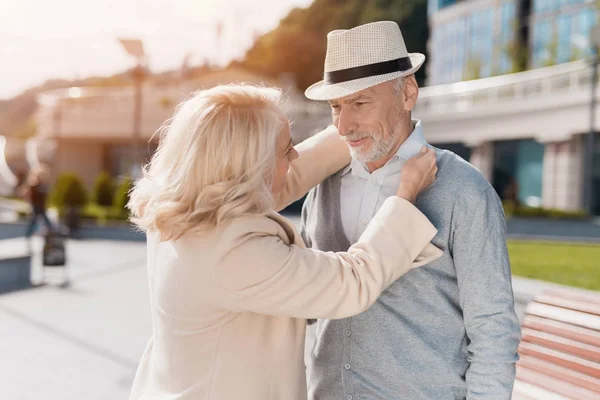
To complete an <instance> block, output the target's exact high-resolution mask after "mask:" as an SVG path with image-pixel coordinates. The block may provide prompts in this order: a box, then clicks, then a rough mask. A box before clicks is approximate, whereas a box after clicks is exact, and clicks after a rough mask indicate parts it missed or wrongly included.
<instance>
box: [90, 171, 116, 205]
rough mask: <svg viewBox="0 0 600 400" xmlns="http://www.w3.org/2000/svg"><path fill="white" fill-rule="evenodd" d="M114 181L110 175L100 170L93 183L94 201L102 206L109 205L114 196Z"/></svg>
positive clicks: (111, 203)
mask: <svg viewBox="0 0 600 400" xmlns="http://www.w3.org/2000/svg"><path fill="white" fill-rule="evenodd" d="M115 189H116V188H115V183H114V182H113V180H112V177H111V176H110V175H109V174H108V173H106V172H102V173H101V174H100V175H99V176H98V178H97V179H96V184H95V185H94V202H95V203H96V204H98V205H99V206H102V207H111V206H112V205H113V200H114V197H115Z"/></svg>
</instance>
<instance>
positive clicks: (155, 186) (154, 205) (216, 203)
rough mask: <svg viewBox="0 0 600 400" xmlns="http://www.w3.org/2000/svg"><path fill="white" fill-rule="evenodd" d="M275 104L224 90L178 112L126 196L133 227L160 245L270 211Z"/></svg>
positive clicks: (274, 93)
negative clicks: (156, 237) (152, 234)
mask: <svg viewBox="0 0 600 400" xmlns="http://www.w3.org/2000/svg"><path fill="white" fill-rule="evenodd" d="M280 96H281V92H280V91H279V90H276V89H272V88H265V87H257V86H251V85H226V86H218V87H215V88H212V89H209V90H206V91H201V92H199V93H197V94H195V95H193V96H192V97H191V98H190V99H188V100H186V101H185V102H183V103H182V104H180V105H179V106H178V108H177V110H176V112H175V115H174V117H173V118H172V120H171V121H170V123H169V124H168V125H166V126H165V127H163V128H162V129H161V132H162V135H163V137H162V138H161V140H160V143H159V146H158V149H157V151H156V153H155V154H154V155H153V157H152V159H151V161H150V162H149V164H148V165H146V166H145V167H144V169H143V173H142V177H141V178H140V179H139V180H137V181H136V183H135V184H134V187H133V189H132V191H131V195H130V201H129V203H128V208H129V209H130V211H131V214H132V217H131V220H132V222H133V223H134V224H136V225H137V226H138V227H139V228H140V229H142V230H144V231H152V232H157V233H158V234H159V235H160V240H163V241H164V240H175V239H178V238H180V237H181V236H182V235H184V234H185V233H186V232H189V231H191V230H193V231H206V230H209V229H211V228H214V227H216V226H218V225H220V224H222V223H224V222H226V221H230V220H232V219H234V218H238V217H240V216H244V215H250V214H253V215H254V214H265V213H267V212H268V211H270V210H272V209H273V207H274V199H273V195H272V193H271V184H270V183H271V180H272V176H273V171H274V168H275V163H276V144H277V138H278V136H279V134H280V132H281V130H282V129H283V124H284V123H287V122H285V119H284V118H285V117H284V115H283V113H282V111H281V110H280V108H279V106H278V102H279V100H280Z"/></svg>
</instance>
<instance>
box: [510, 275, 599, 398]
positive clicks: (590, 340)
mask: <svg viewBox="0 0 600 400" xmlns="http://www.w3.org/2000/svg"><path fill="white" fill-rule="evenodd" d="M599 272H600V271H599ZM522 331H523V339H522V341H521V344H520V346H519V354H520V356H521V359H520V361H519V362H518V363H517V379H516V382H515V389H514V393H513V399H515V400H559V399H560V400H564V399H573V400H592V399H595V400H600V293H595V292H587V291H580V290H575V289H573V290H570V289H551V290H547V291H544V292H543V293H542V294H541V295H539V296H537V297H535V298H534V300H533V301H532V302H531V303H530V304H529V305H528V306H527V309H526V311H525V318H524V321H523V325H522Z"/></svg>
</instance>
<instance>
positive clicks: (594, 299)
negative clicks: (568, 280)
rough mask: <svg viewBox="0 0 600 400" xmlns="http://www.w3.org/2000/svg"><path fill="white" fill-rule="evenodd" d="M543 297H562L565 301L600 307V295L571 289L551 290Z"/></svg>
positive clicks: (545, 292)
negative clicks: (581, 302)
mask: <svg viewBox="0 0 600 400" xmlns="http://www.w3.org/2000/svg"><path fill="white" fill-rule="evenodd" d="M542 295H548V296H555V297H561V298H564V299H569V300H575V301H583V302H585V303H589V304H597V305H600V294H598V293H593V292H582V291H580V290H569V289H550V290H546V291H544V293H542Z"/></svg>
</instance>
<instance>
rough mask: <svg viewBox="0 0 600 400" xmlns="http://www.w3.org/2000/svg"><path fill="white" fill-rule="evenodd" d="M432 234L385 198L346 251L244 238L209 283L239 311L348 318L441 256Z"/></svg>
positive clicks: (419, 217) (405, 207)
mask: <svg viewBox="0 0 600 400" xmlns="http://www.w3.org/2000/svg"><path fill="white" fill-rule="evenodd" d="M436 233H437V230H436V229H435V227H434V226H433V225H432V224H431V223H430V222H429V220H428V219H427V218H426V217H425V216H424V215H423V214H422V213H421V212H420V211H419V210H418V209H417V208H415V207H414V206H413V205H412V204H411V203H409V202H407V201H405V200H403V199H401V198H399V197H395V196H394V197H391V198H388V199H387V200H386V201H385V202H384V204H383V206H382V207H381V209H380V210H379V211H378V212H377V214H376V215H375V217H374V218H373V219H372V221H371V223H370V224H369V226H368V227H367V229H366V230H365V232H364V233H363V235H362V236H361V237H360V239H359V241H358V243H356V244H355V245H353V246H352V247H350V249H349V250H348V251H347V252H340V253H331V252H329V253H326V252H321V251H318V250H313V249H307V248H304V247H300V246H297V245H291V246H288V245H287V244H285V243H284V242H282V240H281V239H280V238H279V237H278V236H274V235H267V234H264V233H248V234H247V235H246V236H245V237H244V238H243V240H242V241H241V242H240V243H238V245H237V246H236V247H235V248H233V249H231V251H230V252H229V253H228V254H227V256H226V257H225V258H224V259H223V260H222V262H221V263H219V266H218V268H216V269H215V273H214V275H213V279H214V281H215V283H216V284H217V285H218V286H219V287H220V288H221V289H222V290H223V291H225V293H226V296H227V297H228V302H229V304H233V305H235V309H236V310H238V311H250V312H255V313H261V314H268V315H276V316H288V317H295V318H332V319H333V318H345V317H349V316H352V315H356V314H358V313H360V312H362V311H364V310H366V309H367V308H368V307H369V306H371V305H372V304H373V303H374V302H375V301H376V300H377V298H378V297H379V295H380V294H381V292H382V291H383V290H385V289H386V288H387V287H388V286H389V285H390V284H391V283H392V282H393V281H395V280H396V279H398V278H399V277H400V276H401V275H403V274H404V273H406V272H407V271H409V270H410V269H411V268H413V267H414V266H415V264H414V261H415V260H416V259H417V258H418V256H421V257H420V258H421V261H424V262H427V261H432V260H434V259H436V258H438V257H439V256H440V255H441V251H440V250H439V249H437V248H436V247H434V246H433V245H431V244H430V243H429V242H430V240H431V239H432V238H433V237H434V236H435V234H436Z"/></svg>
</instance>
